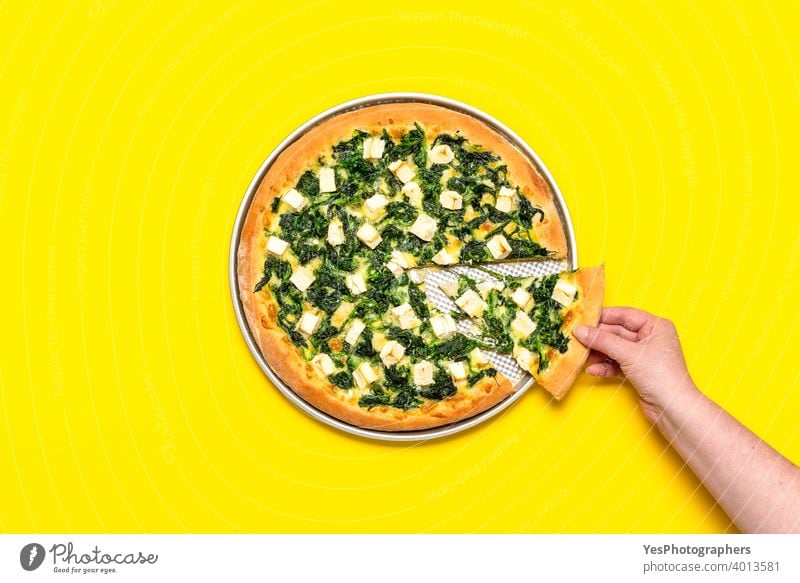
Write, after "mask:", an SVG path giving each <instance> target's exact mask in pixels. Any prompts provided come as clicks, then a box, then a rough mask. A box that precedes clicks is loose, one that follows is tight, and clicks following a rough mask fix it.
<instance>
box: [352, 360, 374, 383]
mask: <svg viewBox="0 0 800 583" xmlns="http://www.w3.org/2000/svg"><path fill="white" fill-rule="evenodd" d="M353 380H354V381H355V382H356V386H357V387H358V388H359V389H366V388H367V387H368V386H370V385H371V384H372V383H374V382H375V381H377V380H378V374H377V373H376V372H375V369H374V368H372V365H371V364H370V363H368V362H362V363H361V364H359V365H358V367H357V368H356V370H354V371H353Z"/></svg>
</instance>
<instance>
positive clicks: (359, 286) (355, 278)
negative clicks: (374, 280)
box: [344, 273, 367, 296]
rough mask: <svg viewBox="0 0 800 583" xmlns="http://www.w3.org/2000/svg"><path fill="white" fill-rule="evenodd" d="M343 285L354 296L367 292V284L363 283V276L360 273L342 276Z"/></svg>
mask: <svg viewBox="0 0 800 583" xmlns="http://www.w3.org/2000/svg"><path fill="white" fill-rule="evenodd" d="M344 284H345V285H346V286H347V289H349V290H350V293H351V294H353V295H354V296H357V295H359V294H363V293H364V292H365V291H367V282H365V281H364V275H363V274H362V273H348V274H347V275H345V276H344Z"/></svg>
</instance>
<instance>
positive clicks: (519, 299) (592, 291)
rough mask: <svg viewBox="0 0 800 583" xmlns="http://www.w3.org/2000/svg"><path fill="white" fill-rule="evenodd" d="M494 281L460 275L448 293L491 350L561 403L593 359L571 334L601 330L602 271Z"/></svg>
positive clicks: (498, 277) (586, 269)
mask: <svg viewBox="0 0 800 583" xmlns="http://www.w3.org/2000/svg"><path fill="white" fill-rule="evenodd" d="M492 276H493V278H495V279H494V280H484V281H477V280H475V279H472V278H470V277H468V276H466V275H461V276H459V279H458V281H457V282H453V284H454V285H446V286H444V288H445V289H444V291H445V293H447V294H448V295H450V296H451V297H452V298H453V299H454V301H455V303H456V305H457V306H458V307H459V308H460V309H461V310H462V312H463V313H464V314H465V315H466V316H468V317H471V318H473V319H474V321H475V323H476V324H477V327H478V329H479V330H480V333H481V335H482V336H483V338H484V339H485V342H486V343H487V345H488V346H489V347H491V348H492V349H493V350H495V351H496V352H499V353H503V354H512V355H513V356H514V359H515V360H516V361H517V364H518V365H519V366H520V367H521V368H522V369H523V370H524V371H526V372H529V373H530V374H531V375H533V377H534V378H535V379H536V382H537V383H538V384H540V385H541V386H542V387H544V388H545V389H546V390H547V391H549V392H550V393H551V394H552V395H553V396H554V397H555V398H556V399H562V398H563V397H564V395H565V394H566V393H567V391H568V390H569V388H570V387H571V386H572V384H573V383H574V381H575V378H576V377H577V376H578V374H579V373H580V372H581V370H582V368H583V365H584V363H585V362H586V358H587V357H588V355H589V350H588V349H587V348H586V347H585V346H584V345H583V344H581V343H580V342H578V341H577V340H575V339H574V338H573V336H572V331H573V330H574V329H575V327H576V326H581V325H587V326H597V323H598V321H599V319H600V310H601V307H602V303H603V292H604V287H605V279H604V269H603V266H602V265H600V266H597V267H584V268H581V269H578V270H577V271H565V272H562V273H555V274H552V275H548V276H545V277H511V276H502V275H499V274H494V273H492Z"/></svg>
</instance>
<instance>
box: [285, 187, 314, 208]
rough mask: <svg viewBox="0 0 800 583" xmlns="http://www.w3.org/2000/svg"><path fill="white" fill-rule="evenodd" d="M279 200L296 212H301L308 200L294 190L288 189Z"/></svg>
mask: <svg viewBox="0 0 800 583" xmlns="http://www.w3.org/2000/svg"><path fill="white" fill-rule="evenodd" d="M281 199H283V202H285V203H286V204H288V205H289V206H290V207H292V208H293V209H294V210H296V211H299V210H302V209H303V208H305V206H306V205H307V204H308V199H307V198H306V197H305V196H303V195H302V194H300V193H299V192H297V191H296V190H295V189H294V188H291V189H289V190H288V191H287V192H286V194H284V195H283V196H282V197H281Z"/></svg>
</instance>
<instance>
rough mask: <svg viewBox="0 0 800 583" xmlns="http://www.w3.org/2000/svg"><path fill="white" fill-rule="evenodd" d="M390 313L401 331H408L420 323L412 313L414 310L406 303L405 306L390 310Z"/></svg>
mask: <svg viewBox="0 0 800 583" xmlns="http://www.w3.org/2000/svg"><path fill="white" fill-rule="evenodd" d="M392 313H393V314H394V315H395V316H397V321H398V323H399V325H400V328H402V329H403V330H410V329H411V328H416V327H417V326H419V325H420V324H421V323H422V322H420V321H419V318H417V314H416V313H415V312H414V308H412V307H411V304H409V303H408V302H406V303H405V304H401V305H399V306H397V307H395V308H392Z"/></svg>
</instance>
